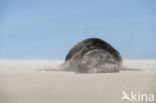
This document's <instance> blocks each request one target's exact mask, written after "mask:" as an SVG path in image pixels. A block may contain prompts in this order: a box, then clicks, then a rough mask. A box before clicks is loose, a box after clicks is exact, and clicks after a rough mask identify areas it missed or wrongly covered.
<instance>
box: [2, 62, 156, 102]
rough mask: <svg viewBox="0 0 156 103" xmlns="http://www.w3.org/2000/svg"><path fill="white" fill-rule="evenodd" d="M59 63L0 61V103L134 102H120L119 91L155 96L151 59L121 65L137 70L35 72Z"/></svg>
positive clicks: (154, 70) (155, 68) (155, 67)
mask: <svg viewBox="0 0 156 103" xmlns="http://www.w3.org/2000/svg"><path fill="white" fill-rule="evenodd" d="M61 63H62V61H11V60H10V61H8V60H1V61H0V103H135V102H134V101H133V102H132V101H128V100H124V101H121V97H122V91H125V92H126V93H128V94H130V92H131V91H134V92H136V93H137V92H138V91H140V92H141V93H147V94H150V93H152V94H154V95H155V96H156V83H155V81H156V61H155V60H127V61H124V65H125V66H127V67H132V68H139V69H141V71H120V72H119V73H99V74H77V73H73V72H51V71H45V72H40V71H37V70H38V69H43V68H49V67H54V66H56V65H59V64H61ZM155 102H156V100H155V101H154V102H152V103H155ZM136 103H138V102H136ZM141 103H150V102H146V101H144V102H141Z"/></svg>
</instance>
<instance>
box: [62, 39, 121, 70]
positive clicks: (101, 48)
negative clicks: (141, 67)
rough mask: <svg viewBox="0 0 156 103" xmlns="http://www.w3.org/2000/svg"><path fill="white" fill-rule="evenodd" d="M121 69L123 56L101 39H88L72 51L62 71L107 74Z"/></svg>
mask: <svg viewBox="0 0 156 103" xmlns="http://www.w3.org/2000/svg"><path fill="white" fill-rule="evenodd" d="M121 67H122V58H121V55H120V53H119V52H118V51H117V50H116V49H115V48H114V47H112V46H111V45H110V44H109V43H107V42H105V41H104V40H101V39H99V38H88V39H86V40H83V41H81V42H79V43H77V44H76V45H75V46H74V47H72V48H71V49H70V51H69V52H68V54H67V56H66V58H65V62H64V64H63V65H62V70H64V71H75V72H77V73H106V72H119V71H120V69H121Z"/></svg>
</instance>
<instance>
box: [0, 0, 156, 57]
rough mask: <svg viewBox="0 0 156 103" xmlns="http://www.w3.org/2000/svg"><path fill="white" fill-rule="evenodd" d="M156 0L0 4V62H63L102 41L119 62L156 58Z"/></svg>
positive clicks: (0, 0)
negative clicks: (85, 43) (77, 49)
mask: <svg viewBox="0 0 156 103" xmlns="http://www.w3.org/2000/svg"><path fill="white" fill-rule="evenodd" d="M155 5H156V1H155V0H77V1H74V0H0V14H1V16H0V59H64V58H65V55H66V54H67V52H68V51H69V49H70V48H71V47H72V46H73V45H74V44H76V43H77V42H79V41H81V40H84V39H86V38H90V37H97V38H101V39H103V40H105V41H107V42H108V43H110V44H111V45H112V46H113V47H115V48H116V49H117V50H118V51H119V52H120V54H121V55H122V57H123V58H124V59H156V6H155Z"/></svg>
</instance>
